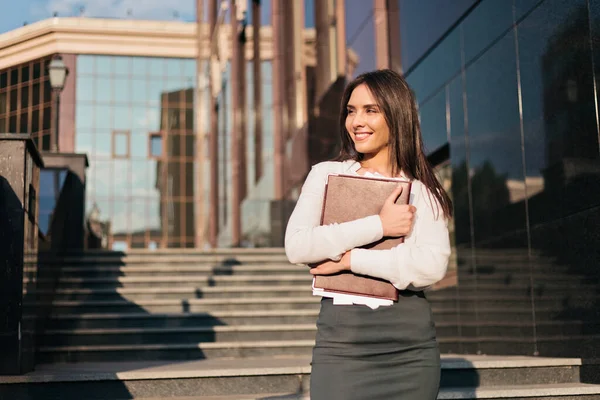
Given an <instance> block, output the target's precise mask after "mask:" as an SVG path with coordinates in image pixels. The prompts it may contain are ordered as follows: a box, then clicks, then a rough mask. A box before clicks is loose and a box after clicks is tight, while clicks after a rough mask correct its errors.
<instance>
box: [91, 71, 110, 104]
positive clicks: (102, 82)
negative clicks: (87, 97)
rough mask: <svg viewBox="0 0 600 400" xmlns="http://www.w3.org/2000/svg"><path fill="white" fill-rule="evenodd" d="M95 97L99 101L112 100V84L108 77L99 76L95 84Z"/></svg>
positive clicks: (108, 101) (107, 101)
mask: <svg viewBox="0 0 600 400" xmlns="http://www.w3.org/2000/svg"><path fill="white" fill-rule="evenodd" d="M95 87H96V89H95V92H94V94H95V96H94V97H95V98H96V101H97V102H98V103H110V100H111V84H110V79H109V78H107V77H97V78H96V85H95Z"/></svg>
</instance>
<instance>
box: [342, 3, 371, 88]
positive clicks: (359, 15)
mask: <svg viewBox="0 0 600 400" xmlns="http://www.w3.org/2000/svg"><path fill="white" fill-rule="evenodd" d="M345 10H346V46H347V47H348V51H349V52H350V53H354V54H355V55H356V60H357V64H356V65H349V66H348V68H349V70H350V72H351V75H352V76H357V75H360V74H361V73H363V72H368V71H373V70H374V69H376V67H377V63H376V61H377V56H376V52H375V25H374V23H373V2H371V1H364V0H346V7H345ZM351 59H352V58H351Z"/></svg>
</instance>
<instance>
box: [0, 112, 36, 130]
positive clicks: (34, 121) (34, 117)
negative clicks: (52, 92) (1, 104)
mask: <svg viewBox="0 0 600 400" xmlns="http://www.w3.org/2000/svg"><path fill="white" fill-rule="evenodd" d="M1 129H2V127H1V126H0V130H1ZM39 130H40V111H39V110H33V111H32V112H31V133H38V132H39Z"/></svg>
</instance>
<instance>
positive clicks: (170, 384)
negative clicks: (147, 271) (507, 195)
mask: <svg viewBox="0 0 600 400" xmlns="http://www.w3.org/2000/svg"><path fill="white" fill-rule="evenodd" d="M583 368H588V369H589V368H594V371H589V372H591V373H593V372H596V373H597V372H598V365H597V364H594V363H590V362H585V363H584V362H583V361H582V360H580V359H573V358H566V359H560V358H547V357H523V356H519V357H506V356H502V357H493V356H492V357H490V356H460V355H448V356H442V379H441V386H442V388H441V390H440V395H439V397H438V398H439V399H465V400H466V399H500V398H504V399H513V400H514V399H528V400H532V399H535V400H540V399H544V400H559V399H565V400H566V399H574V398H575V397H576V396H582V397H577V399H578V400H579V399H583V400H590V399H597V398H598V394H600V386H598V385H589V384H582V383H580V379H581V376H582V375H581V370H582V369H583ZM309 374H310V358H309V357H281V358H246V359H229V360H224V359H203V360H196V361H186V362H183V361H182V362H169V363H166V362H110V363H80V364H69V363H65V364H55V365H48V364H42V365H38V367H37V368H36V370H35V371H33V372H32V373H29V374H27V375H25V376H2V377H0V398H10V399H15V400H20V399H27V398H60V399H61V400H73V399H81V398H86V399H90V400H99V399H107V398H110V399H113V400H114V399H129V398H136V399H146V400H150V399H158V398H160V399H166V398H174V399H177V398H180V400H191V399H201V400H207V399H212V400H217V399H219V400H221V399H227V400H229V399H234V398H235V399H238V400H239V399H245V398H248V399H259V398H260V399H265V398H268V396H269V395H268V394H267V393H280V394H283V393H289V394H292V393H293V394H295V396H303V397H306V396H307V393H308V390H309ZM595 376H597V375H595ZM182 380H185V384H181V382H182ZM26 383H30V385H26ZM32 383H33V384H34V385H31V384H32ZM210 396H213V397H210ZM215 396H216V397H215ZM277 396H278V394H277ZM561 396H562V397H561ZM569 396H570V397H569ZM586 396H587V397H586ZM291 398H293V397H291ZM299 398H302V397H299Z"/></svg>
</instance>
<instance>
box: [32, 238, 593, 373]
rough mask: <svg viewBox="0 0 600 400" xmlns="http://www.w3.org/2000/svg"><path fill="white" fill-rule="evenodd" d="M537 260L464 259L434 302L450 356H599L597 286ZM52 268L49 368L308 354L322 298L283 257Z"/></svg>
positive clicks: (116, 257) (193, 256) (483, 255)
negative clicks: (454, 282)
mask: <svg viewBox="0 0 600 400" xmlns="http://www.w3.org/2000/svg"><path fill="white" fill-rule="evenodd" d="M535 260H536V261H535V265H532V264H531V263H530V262H528V260H527V255H526V254H523V253H522V252H518V251H512V252H511V251H502V252H492V251H488V252H479V253H478V255H477V260H476V261H477V264H476V265H474V264H473V263H472V262H468V261H470V260H466V261H465V260H460V259H459V263H458V269H459V278H458V280H459V284H458V286H454V287H446V288H445V289H442V290H433V291H430V292H428V294H427V296H428V298H429V299H430V301H431V303H432V307H433V312H434V316H435V321H436V327H437V332H438V338H439V341H440V346H441V350H442V353H461V354H462V353H470V354H476V353H478V352H479V353H483V354H503V355H510V354H515V355H516V354H533V351H534V344H535V345H536V346H537V348H538V350H541V352H540V354H542V355H551V356H573V355H581V356H586V357H600V354H598V353H600V348H599V346H596V345H595V344H597V343H600V342H598V336H600V318H595V317H594V316H593V315H592V316H590V313H589V312H588V313H586V312H582V310H586V309H587V310H589V309H590V307H591V306H593V305H596V304H600V290H599V285H598V282H597V281H594V280H592V279H589V278H586V277H585V276H582V275H580V274H574V273H573V272H572V271H569V270H568V269H567V267H565V266H561V265H557V264H556V263H554V262H553V260H551V259H546V258H544V257H542V256H539V255H538V256H536V258H535ZM45 267H46V268H61V280H60V282H59V285H58V291H57V293H56V295H55V299H54V302H53V313H52V318H51V319H50V321H49V324H48V326H47V330H46V333H45V335H44V337H43V338H41V348H40V357H41V360H42V362H63V361H66V362H81V361H114V360H122V361H140V360H183V359H203V358H214V357H261V356H290V355H294V356H296V355H298V356H308V355H310V351H311V347H312V344H313V341H314V335H315V321H316V317H317V314H318V310H319V304H318V303H319V298H317V297H314V296H312V295H311V292H310V282H311V277H310V275H309V274H308V273H307V271H306V268H305V267H301V266H294V265H290V264H289V263H288V262H287V259H286V258H285V255H284V253H283V251H282V250H281V249H254V250H240V249H235V250H219V251H217V252H213V253H199V252H197V251H194V250H179V249H178V250H174V251H170V250H164V251H156V252H145V251H132V252H129V253H127V254H120V253H110V252H109V253H88V254H86V255H85V256H83V257H81V256H79V257H71V258H68V259H66V260H64V262H61V263H60V264H56V265H50V266H45ZM532 277H533V280H532V279H531V278H532ZM532 282H533V285H532ZM532 291H533V293H534V296H533V301H534V302H535V314H533V313H532V298H531V296H530V293H531V292H532ZM37 306H39V305H37ZM567 306H568V309H569V310H577V311H578V312H565V309H566V307H567ZM591 312H592V313H593V312H594V311H593V310H592V311H591ZM596 313H598V311H597V310H596ZM534 342H535V343H534ZM567 342H568V343H569V344H570V345H569V346H564V344H565V343H567ZM558 345H561V346H558ZM596 348H598V349H596Z"/></svg>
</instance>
